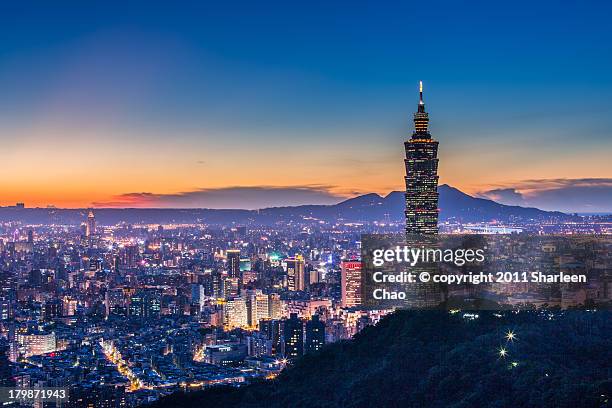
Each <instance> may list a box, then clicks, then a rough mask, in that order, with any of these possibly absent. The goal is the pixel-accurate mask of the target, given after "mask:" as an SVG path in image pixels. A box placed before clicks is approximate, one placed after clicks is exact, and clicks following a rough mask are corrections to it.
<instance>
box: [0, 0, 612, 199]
mask: <svg viewBox="0 0 612 408" xmlns="http://www.w3.org/2000/svg"><path fill="white" fill-rule="evenodd" d="M14 3H15V4H6V3H3V4H2V5H0V174H2V176H1V177H0V205H7V204H13V203H15V202H17V201H25V202H26V205H28V206H46V205H49V204H53V205H56V206H58V207H80V206H90V205H96V206H161V207H163V206H178V207H181V206H186V207H234V208H238V207H245V208H256V207H261V206H268V205H285V204H298V203H305V202H308V203H330V202H336V201H338V200H340V199H341V198H342V197H346V196H351V195H354V194H358V193H363V192H378V193H381V194H386V193H388V192H389V191H391V190H400V189H402V187H403V176H404V167H403V154H404V152H403V144H402V142H403V140H404V139H405V138H407V137H409V135H410V133H411V131H412V123H411V115H412V112H413V111H414V110H415V108H416V102H417V96H418V95H417V87H418V81H419V80H423V81H424V83H425V102H426V106H427V110H428V111H429V112H430V118H431V130H432V134H433V136H434V137H435V138H436V139H438V140H439V141H440V159H441V161H440V176H441V177H440V181H441V183H448V184H450V185H453V186H455V187H457V188H460V189H462V190H463V191H466V192H468V193H471V194H475V195H476V194H479V195H481V196H487V197H491V198H495V199H498V200H499V201H501V202H513V203H517V202H518V203H520V204H524V205H536V204H537V205H538V206H540V207H542V208H546V209H563V210H566V211H572V210H580V211H589V210H592V211H612V160H610V157H612V154H611V153H612V137H611V136H612V114H611V112H612V75H610V73H611V72H612V29H611V28H610V27H611V26H610V21H609V20H610V18H609V17H610V15H611V12H612V3H610V2H605V1H601V2H588V1H587V2H585V1H580V2H579V1H576V2H569V1H568V2H558V1H554V2H553V1H551V2H548V1H535V2H534V1H530V2H518V1H515V2H492V1H486V2H478V1H470V2H461V1H449V2H440V1H420V2H397V3H394V2H384V3H381V2H359V1H357V2H304V3H300V4H298V3H296V2H217V3H218V4H216V5H213V4H210V5H204V4H198V3H204V2H197V3H193V4H190V3H188V2H181V3H180V4H179V3H176V2H167V3H165V5H163V4H160V2H141V3H139V2H111V1H105V2H61V1H59V2H53V3H52V5H51V3H48V2H28V1H20V2H14ZM221 3H223V5H221ZM561 3H562V4H561ZM382 4H384V6H383V5H382ZM551 191H552V194H551ZM557 193H559V194H557ZM561 193H563V194H561ZM564 194H565V195H564ZM567 194H569V195H570V196H571V197H572V199H576V200H577V201H575V202H574V201H568V196H567ZM572 194H573V195H572ZM570 203H571V204H570ZM563 206H565V207H563Z"/></svg>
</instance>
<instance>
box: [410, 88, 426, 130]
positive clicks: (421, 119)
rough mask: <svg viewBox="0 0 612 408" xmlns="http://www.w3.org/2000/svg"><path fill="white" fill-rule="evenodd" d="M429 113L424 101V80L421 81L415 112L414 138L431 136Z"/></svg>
mask: <svg viewBox="0 0 612 408" xmlns="http://www.w3.org/2000/svg"><path fill="white" fill-rule="evenodd" d="M428 125H429V115H428V114H427V112H425V102H423V81H419V106H418V108H417V111H416V113H415V114H414V134H413V135H412V137H413V138H417V139H423V138H428V137H430V136H429V129H428Z"/></svg>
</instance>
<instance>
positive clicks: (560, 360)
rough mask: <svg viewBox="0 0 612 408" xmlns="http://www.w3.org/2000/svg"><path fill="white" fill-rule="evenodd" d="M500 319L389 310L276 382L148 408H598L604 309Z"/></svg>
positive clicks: (606, 379)
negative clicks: (372, 324) (371, 324)
mask: <svg viewBox="0 0 612 408" xmlns="http://www.w3.org/2000/svg"><path fill="white" fill-rule="evenodd" d="M499 313H503V315H499V314H498V313H496V312H478V318H476V319H469V318H466V317H464V316H463V314H462V313H458V314H454V315H451V314H449V313H448V312H445V311H400V312H396V313H394V314H392V315H390V316H388V317H386V318H385V319H383V320H382V321H381V322H380V323H379V324H378V325H377V326H375V327H369V328H366V329H365V330H364V331H362V332H361V333H360V334H359V335H357V336H356V337H355V339H354V340H352V341H347V342H342V343H336V344H332V345H329V346H327V347H325V348H324V349H323V350H322V351H321V352H319V353H318V354H315V355H310V356H306V357H304V358H302V359H301V360H298V361H297V362H296V363H295V365H294V366H293V367H290V368H287V369H286V370H285V371H284V372H283V373H282V374H281V375H280V376H279V377H278V378H277V379H275V380H274V381H270V382H265V383H257V384H252V385H250V386H246V387H243V388H239V389H236V388H216V389H210V390H207V391H201V392H196V393H191V394H174V395H171V396H169V397H166V398H164V399H162V400H161V401H159V402H157V403H156V404H154V407H157V408H165V407H178V406H180V407H253V408H254V407H288V406H291V407H321V408H323V407H326V408H332V407H382V406H384V407H457V408H458V407H466V408H467V407H480V406H487V407H556V408H563V407H568V408H569V407H572V408H573V407H601V406H605V401H606V400H607V399H608V398H609V397H610V394H611V393H612V381H611V379H610V367H609V363H610V361H612V320H611V319H610V312H606V311H600V312H594V313H589V312H581V311H569V312H564V313H559V312H555V314H554V315H550V314H549V312H543V311H542V312H526V311H524V312H520V313H518V314H516V313H514V312H499ZM499 316H501V317H499ZM507 330H513V331H514V333H515V334H516V339H515V340H513V341H508V340H507V339H506V338H505V333H506V332H507ZM500 347H504V348H505V349H506V350H507V352H508V354H507V356H505V357H501V356H500V355H499V349H500ZM513 363H514V364H513Z"/></svg>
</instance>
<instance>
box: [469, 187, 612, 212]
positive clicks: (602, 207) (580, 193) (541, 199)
mask: <svg viewBox="0 0 612 408" xmlns="http://www.w3.org/2000/svg"><path fill="white" fill-rule="evenodd" d="M478 195H479V196H481V197H484V198H489V199H491V200H495V201H497V202H500V203H502V204H508V205H522V206H527V207H537V208H541V209H543V210H557V211H564V212H579V213H588V212H606V213H612V178H580V179H567V178H557V179H531V180H523V181H521V182H518V183H513V184H512V185H509V186H508V185H506V186H498V188H495V189H491V190H486V191H482V192H480V193H479V194H478Z"/></svg>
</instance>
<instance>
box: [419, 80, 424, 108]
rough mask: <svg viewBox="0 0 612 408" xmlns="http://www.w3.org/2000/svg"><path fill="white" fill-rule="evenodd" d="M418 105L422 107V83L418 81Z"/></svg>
mask: <svg viewBox="0 0 612 408" xmlns="http://www.w3.org/2000/svg"><path fill="white" fill-rule="evenodd" d="M419 105H424V103H423V81H419Z"/></svg>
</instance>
